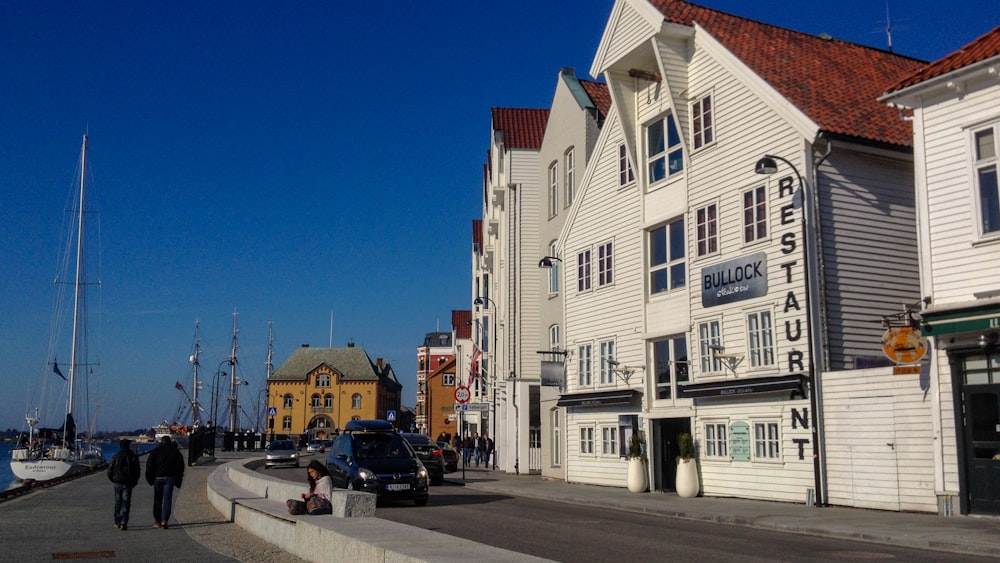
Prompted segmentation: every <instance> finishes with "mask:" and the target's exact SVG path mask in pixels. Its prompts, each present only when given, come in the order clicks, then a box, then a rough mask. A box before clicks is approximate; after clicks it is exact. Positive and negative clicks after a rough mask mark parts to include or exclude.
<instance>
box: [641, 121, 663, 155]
mask: <svg viewBox="0 0 1000 563" xmlns="http://www.w3.org/2000/svg"><path fill="white" fill-rule="evenodd" d="M646 142H647V143H648V145H649V156H653V155H656V154H660V153H661V152H663V151H664V150H666V148H667V147H666V146H664V144H663V122H662V121H657V122H656V123H653V124H652V125H650V126H649V128H648V129H646Z"/></svg>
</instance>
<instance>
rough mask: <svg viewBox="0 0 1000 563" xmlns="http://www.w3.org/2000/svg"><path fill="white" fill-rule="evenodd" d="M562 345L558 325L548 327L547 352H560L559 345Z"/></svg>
mask: <svg viewBox="0 0 1000 563" xmlns="http://www.w3.org/2000/svg"><path fill="white" fill-rule="evenodd" d="M561 343H562V337H561V336H560V334H559V325H557V324H555V325H552V326H550V327H549V350H562V347H561V346H560V344H561Z"/></svg>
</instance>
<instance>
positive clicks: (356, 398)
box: [351, 393, 361, 409]
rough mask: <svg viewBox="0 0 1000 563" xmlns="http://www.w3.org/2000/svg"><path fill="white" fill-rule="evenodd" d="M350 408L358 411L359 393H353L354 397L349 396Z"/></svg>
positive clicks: (359, 405) (359, 403)
mask: <svg viewBox="0 0 1000 563" xmlns="http://www.w3.org/2000/svg"><path fill="white" fill-rule="evenodd" d="M351 408H352V409H360V408H361V394H360V393H355V394H354V395H351Z"/></svg>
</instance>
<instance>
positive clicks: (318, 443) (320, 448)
mask: <svg viewBox="0 0 1000 563" xmlns="http://www.w3.org/2000/svg"><path fill="white" fill-rule="evenodd" d="M306 451H307V452H309V453H314V454H317V453H318V454H321V453H324V452H325V451H326V447H325V446H324V445H323V440H310V441H309V443H308V444H306Z"/></svg>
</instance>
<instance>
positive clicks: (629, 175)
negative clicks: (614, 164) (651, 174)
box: [618, 143, 635, 186]
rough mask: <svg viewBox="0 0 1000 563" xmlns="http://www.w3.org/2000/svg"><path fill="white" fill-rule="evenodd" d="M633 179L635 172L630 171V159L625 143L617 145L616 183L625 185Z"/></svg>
mask: <svg viewBox="0 0 1000 563" xmlns="http://www.w3.org/2000/svg"><path fill="white" fill-rule="evenodd" d="M634 181H635V174H634V173H633V172H632V161H631V160H629V158H628V150H626V149H625V143H622V144H620V145H618V185H619V186H627V185H628V184H631V183H632V182H634Z"/></svg>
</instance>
